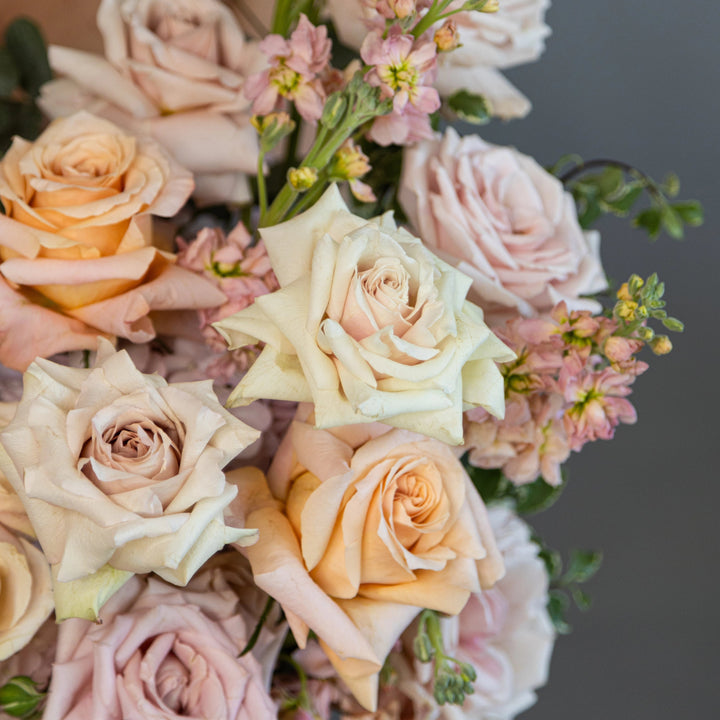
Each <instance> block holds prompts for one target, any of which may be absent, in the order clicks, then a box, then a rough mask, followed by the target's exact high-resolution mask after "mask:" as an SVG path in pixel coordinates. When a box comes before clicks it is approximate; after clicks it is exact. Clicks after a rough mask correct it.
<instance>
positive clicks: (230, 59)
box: [40, 0, 264, 202]
mask: <svg viewBox="0 0 720 720" xmlns="http://www.w3.org/2000/svg"><path fill="white" fill-rule="evenodd" d="M97 23H98V27H99V29H100V32H101V33H102V36H103V41H104V43H105V57H104V58H103V57H100V56H98V55H93V54H91V53H87V52H82V51H79V50H74V49H72V48H67V47H59V46H56V45H52V46H50V48H49V53H48V55H49V60H50V65H51V67H52V69H53V70H54V71H55V72H56V73H57V74H58V75H61V76H63V77H62V78H61V79H58V80H54V81H51V82H50V83H47V84H46V85H44V86H43V89H42V97H41V101H40V102H41V105H42V107H43V109H44V110H45V112H46V113H47V114H48V115H50V117H62V116H65V115H67V114H69V113H71V112H74V111H75V110H77V109H79V108H88V109H90V110H91V111H92V112H94V113H95V114H97V115H101V116H102V117H106V118H108V119H109V120H112V121H113V122H115V123H117V124H118V125H121V126H122V127H124V128H128V129H129V130H131V131H133V132H136V133H139V134H143V135H149V136H151V137H153V138H155V139H156V140H157V141H158V142H160V143H161V144H162V145H163V146H165V148H167V150H168V151H169V152H170V153H171V154H172V155H173V156H174V157H175V158H177V160H178V161H179V162H181V163H182V164H183V165H185V166H186V167H188V168H189V169H190V170H192V171H193V173H194V174H195V179H196V182H197V186H196V190H195V196H196V197H197V198H198V199H200V200H203V201H208V202H244V201H246V200H248V199H249V198H250V191H249V187H248V183H247V179H246V176H245V173H253V174H254V173H255V172H256V170H257V153H258V147H257V135H256V133H255V130H254V128H253V127H252V126H251V124H250V108H249V105H250V103H249V101H248V100H247V99H246V98H245V96H244V94H243V87H244V84H245V78H246V77H247V76H248V75H249V74H251V73H253V72H256V71H257V70H260V69H262V67H263V65H264V60H263V58H262V56H261V54H260V53H259V52H258V50H257V45H256V43H248V42H247V41H246V39H245V36H244V34H243V32H242V30H241V29H240V26H239V25H238V21H237V18H236V16H235V14H234V13H233V12H232V10H231V9H230V8H229V7H227V6H226V5H225V4H223V3H222V2H219V0H102V2H101V3H100V4H99V7H98V11H97Z"/></svg>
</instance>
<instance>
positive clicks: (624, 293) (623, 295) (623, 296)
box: [617, 282, 632, 301]
mask: <svg viewBox="0 0 720 720" xmlns="http://www.w3.org/2000/svg"><path fill="white" fill-rule="evenodd" d="M617 299H618V300H625V301H628V300H632V295H631V294H630V290H629V289H628V284H627V283H626V282H624V283H623V284H622V285H621V286H620V289H619V290H618V291H617Z"/></svg>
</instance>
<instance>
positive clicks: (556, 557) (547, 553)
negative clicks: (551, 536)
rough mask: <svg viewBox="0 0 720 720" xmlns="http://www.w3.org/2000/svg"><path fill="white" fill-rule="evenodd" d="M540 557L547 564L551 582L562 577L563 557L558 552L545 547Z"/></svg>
mask: <svg viewBox="0 0 720 720" xmlns="http://www.w3.org/2000/svg"><path fill="white" fill-rule="evenodd" d="M538 557H539V558H540V559H541V560H542V561H543V562H544V563H545V569H546V570H547V573H548V576H549V577H550V579H551V580H553V579H554V578H557V577H560V574H561V573H562V556H561V555H560V553H559V552H558V551H557V550H550V548H546V547H543V549H542V550H540V552H539V553H538Z"/></svg>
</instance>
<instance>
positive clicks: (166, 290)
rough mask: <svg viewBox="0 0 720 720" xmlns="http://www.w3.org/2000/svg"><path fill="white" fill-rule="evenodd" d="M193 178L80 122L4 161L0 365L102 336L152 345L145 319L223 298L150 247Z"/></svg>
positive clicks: (102, 123) (155, 148) (20, 144)
mask: <svg viewBox="0 0 720 720" xmlns="http://www.w3.org/2000/svg"><path fill="white" fill-rule="evenodd" d="M192 186H193V182H192V177H191V176H190V174H189V173H188V172H187V171H186V170H184V169H182V168H181V167H180V166H179V165H177V163H175V161H173V160H172V159H171V158H170V157H169V156H168V155H167V153H166V152H165V151H164V150H162V149H161V148H160V146H159V145H157V143H155V142H154V141H152V140H147V139H142V138H135V137H133V136H131V135H128V134H126V133H125V132H124V131H122V130H120V128H118V127H117V126H115V125H113V124H112V123H110V122H108V121H106V120H101V119H100V118H96V117H94V116H92V115H89V114H88V113H85V112H81V113H78V114H77V115H74V116H72V117H69V118H66V119H64V120H57V121H55V122H53V123H51V124H50V126H49V127H48V128H47V129H46V130H45V131H44V132H43V133H42V135H40V137H39V138H38V139H37V140H36V141H35V142H33V143H30V142H28V141H26V140H23V139H22V138H19V137H16V138H15V139H14V141H13V144H12V146H11V147H10V149H9V150H8V151H7V154H6V155H5V157H4V158H3V159H2V161H1V162H0V201H2V204H3V207H4V210H5V214H4V215H2V214H0V260H2V264H0V274H1V275H2V278H0V299H2V310H0V361H2V362H3V363H4V364H5V365H7V366H9V367H13V368H17V369H23V370H24V369H25V367H27V365H28V364H29V362H30V361H31V360H32V359H33V358H34V357H35V356H36V355H43V356H47V355H50V354H54V353H56V352H60V351H66V350H77V349H82V348H94V347H95V345H96V343H97V338H96V336H97V335H98V334H99V333H106V334H108V335H120V336H122V337H127V338H129V339H131V340H133V341H134V342H146V341H147V340H150V339H152V338H153V337H154V334H155V332H154V327H153V323H152V321H151V320H150V318H149V317H148V314H149V313H150V312H151V311H157V310H175V309H182V308H202V307H213V306H215V305H219V304H221V303H222V302H224V300H225V297H224V295H223V294H222V293H221V292H219V291H218V290H217V288H215V287H213V286H212V284H211V283H209V282H207V281H205V280H203V279H202V278H199V277H197V276H195V275H194V274H193V273H190V272H188V271H186V270H184V269H182V268H178V267H175V266H174V261H175V258H174V256H172V255H170V254H168V253H163V252H161V251H159V250H158V249H156V248H154V247H151V240H152V236H151V225H150V223H151V217H150V216H151V215H161V216H165V217H170V216H172V215H174V214H175V213H176V212H177V211H178V210H179V209H180V208H181V207H182V205H183V204H184V202H185V201H186V200H187V198H188V196H189V195H190V192H191V190H192Z"/></svg>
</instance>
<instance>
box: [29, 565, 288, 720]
mask: <svg viewBox="0 0 720 720" xmlns="http://www.w3.org/2000/svg"><path fill="white" fill-rule="evenodd" d="M193 582H194V583H195V585H196V587H195V588H194V589H193V590H192V591H188V590H185V591H180V590H178V589H177V588H174V587H172V586H169V585H166V584H165V583H163V582H160V581H159V580H157V579H154V578H139V577H135V578H133V580H132V581H131V582H129V583H128V584H127V585H126V586H125V587H124V588H123V589H122V590H121V591H120V592H119V593H118V594H117V595H116V596H115V597H114V598H113V599H112V600H111V601H110V602H109V603H108V604H107V605H106V606H105V608H103V610H102V612H101V614H100V618H101V620H102V624H93V623H90V622H88V621H86V620H80V619H72V620H66V621H65V622H64V623H62V625H61V626H60V631H59V637H58V651H57V655H56V657H55V664H54V669H53V676H52V681H51V683H50V694H49V696H48V702H47V706H46V708H45V711H44V713H43V718H44V720H65V719H66V718H71V717H72V718H96V719H97V720H100V719H102V720H146V719H148V718H152V719H153V720H160V719H161V718H162V720H180V718H208V720H210V719H212V720H265V719H266V718H267V719H268V720H269V719H270V718H274V717H276V715H277V708H276V707H275V705H274V704H273V702H272V701H271V699H270V697H269V696H268V694H267V692H266V689H265V687H264V684H263V679H262V667H261V666H260V664H259V663H258V661H257V660H256V659H255V658H254V657H253V655H252V654H248V655H243V656H242V657H238V655H239V654H240V652H241V651H242V649H243V648H244V647H245V645H246V643H247V640H248V639H249V637H250V634H251V633H252V631H253V628H254V626H255V624H256V623H257V618H256V617H253V616H248V615H246V614H245V613H244V612H243V611H242V609H241V608H238V605H237V596H236V595H235V593H234V592H233V591H232V589H231V588H230V587H229V586H228V584H227V583H226V582H224V580H223V578H222V577H218V574H217V573H203V575H202V577H200V576H198V577H197V579H196V580H194V581H193Z"/></svg>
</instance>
